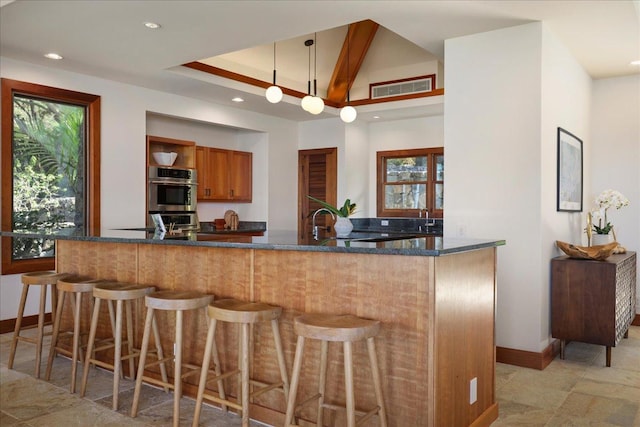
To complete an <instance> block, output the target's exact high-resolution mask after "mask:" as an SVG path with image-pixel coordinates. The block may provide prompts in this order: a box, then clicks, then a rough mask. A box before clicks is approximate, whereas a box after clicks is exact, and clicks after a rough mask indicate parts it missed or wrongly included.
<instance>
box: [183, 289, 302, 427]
mask: <svg viewBox="0 0 640 427" xmlns="http://www.w3.org/2000/svg"><path fill="white" fill-rule="evenodd" d="M207 311H208V315H209V319H210V323H209V330H208V332H207V343H206V344H205V353H204V357H203V360H202V370H201V372H200V382H199V384H198V394H197V398H196V408H195V414H194V417H193V426H194V427H196V426H197V425H198V422H199V420H200V411H201V409H202V401H203V399H204V398H205V397H206V398H207V399H208V400H212V401H214V402H217V403H220V404H222V405H223V406H222V407H223V409H224V410H226V408H227V406H231V407H232V408H235V409H237V410H240V411H242V426H243V427H247V426H248V425H249V402H250V399H251V398H252V397H256V396H258V395H260V394H262V393H265V392H267V391H269V390H280V391H282V392H284V399H285V402H286V400H287V398H288V395H289V380H288V375H287V369H286V365H285V361H284V352H283V351H282V340H281V339H280V331H279V329H278V319H279V318H280V314H281V313H282V308H281V307H277V306H273V305H269V304H265V303H261V302H246V301H240V300H236V299H223V300H218V301H214V302H213V303H211V304H210V305H209V308H208V310H207ZM217 321H222V322H229V323H237V324H239V325H241V337H240V338H239V340H238V369H236V370H233V371H229V372H226V373H224V374H223V373H222V372H221V369H220V358H219V354H218V348H217V346H216V342H215V331H216V324H217ZM259 322H271V328H272V331H273V337H274V344H275V350H276V355H277V358H278V365H279V368H280V378H281V381H280V382H276V383H271V384H267V383H265V382H262V381H257V380H255V379H252V378H250V366H249V359H250V355H249V345H250V342H249V340H250V338H249V337H250V326H251V325H253V324H256V323H259ZM212 353H213V358H214V372H213V374H214V375H215V377H213V378H210V379H209V381H217V384H218V395H219V397H218V396H214V395H212V394H210V393H207V394H205V386H206V383H207V376H208V374H209V373H210V370H209V364H210V362H211V356H212ZM232 376H239V380H240V381H239V384H238V391H239V393H238V394H239V395H238V400H237V403H236V402H233V401H231V400H229V399H227V397H226V394H225V391H224V385H223V380H224V379H226V378H229V377H232ZM250 385H254V386H258V387H259V388H255V389H254V390H253V392H251V393H250V392H249V386H250Z"/></svg>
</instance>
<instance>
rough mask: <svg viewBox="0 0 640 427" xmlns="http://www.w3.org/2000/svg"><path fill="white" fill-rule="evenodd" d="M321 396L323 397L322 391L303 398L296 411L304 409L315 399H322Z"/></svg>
mask: <svg viewBox="0 0 640 427" xmlns="http://www.w3.org/2000/svg"><path fill="white" fill-rule="evenodd" d="M321 397H322V395H321V394H320V393H316V394H314V395H313V396H311V397H308V398H307V399H306V400H303V401H302V402H300V403H299V404H298V405H297V406H296V408H295V410H294V413H295V412H298V411H299V410H300V409H302V408H303V407H304V406H305V405H308V404H309V403H311V402H313V401H315V400H318V399H320V398H321Z"/></svg>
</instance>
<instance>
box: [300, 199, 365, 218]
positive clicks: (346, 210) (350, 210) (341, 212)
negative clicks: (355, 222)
mask: <svg viewBox="0 0 640 427" xmlns="http://www.w3.org/2000/svg"><path fill="white" fill-rule="evenodd" d="M307 197H308V198H310V199H311V200H313V201H314V202H316V203H319V204H320V205H322V207H323V208H325V209H327V210H328V211H329V212H331V213H332V214H334V215H337V216H341V217H344V218H347V217H349V216H350V215H353V214H354V213H355V211H356V204H355V203H351V200H350V199H347V200H345V201H344V205H342V207H341V208H340V209H338V208H336V207H335V206H333V205H331V204H329V203H327V202H325V201H323V200H319V199H316V198H315V197H312V196H309V195H307Z"/></svg>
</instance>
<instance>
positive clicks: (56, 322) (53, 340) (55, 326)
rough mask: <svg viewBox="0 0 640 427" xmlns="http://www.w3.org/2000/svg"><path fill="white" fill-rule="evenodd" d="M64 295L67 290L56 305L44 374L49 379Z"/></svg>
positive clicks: (61, 293)
mask: <svg viewBox="0 0 640 427" xmlns="http://www.w3.org/2000/svg"><path fill="white" fill-rule="evenodd" d="M64 296H65V291H60V301H58V306H57V307H56V312H55V317H54V318H53V332H52V334H51V348H50V350H49V357H48V359H47V370H46V372H45V374H44V378H45V380H47V381H49V379H50V378H51V367H52V366H53V359H54V357H55V356H56V353H57V352H56V350H55V347H56V345H57V342H58V335H59V333H60V320H61V319H62V309H63V307H64ZM73 392H74V391H73V387H72V388H71V393H73Z"/></svg>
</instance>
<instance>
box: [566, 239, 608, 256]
mask: <svg viewBox="0 0 640 427" xmlns="http://www.w3.org/2000/svg"><path fill="white" fill-rule="evenodd" d="M556 244H557V245H558V248H560V250H562V252H564V253H565V254H567V255H568V256H569V258H577V259H593V260H597V261H603V260H605V259H607V258H609V257H610V256H611V254H613V253H614V252H615V250H616V248H617V247H618V242H612V243H607V244H606V245H596V246H578V245H574V244H572V243H566V242H562V241H560V240H556Z"/></svg>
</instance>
